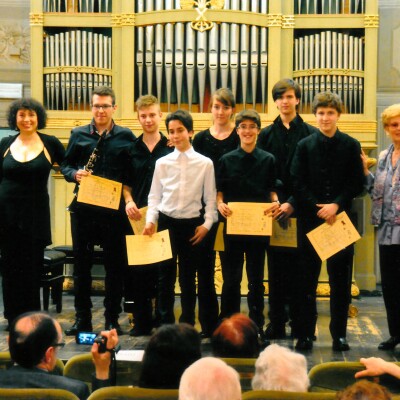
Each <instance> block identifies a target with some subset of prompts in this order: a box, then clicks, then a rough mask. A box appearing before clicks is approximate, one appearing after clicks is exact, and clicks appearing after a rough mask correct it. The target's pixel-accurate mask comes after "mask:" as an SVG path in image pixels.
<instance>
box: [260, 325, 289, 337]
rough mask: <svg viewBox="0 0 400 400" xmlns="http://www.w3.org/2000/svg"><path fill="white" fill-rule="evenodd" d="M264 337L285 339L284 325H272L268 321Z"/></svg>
mask: <svg viewBox="0 0 400 400" xmlns="http://www.w3.org/2000/svg"><path fill="white" fill-rule="evenodd" d="M265 337H266V339H285V338H286V330H285V325H274V324H272V322H270V323H269V324H268V325H267V327H266V329H265Z"/></svg>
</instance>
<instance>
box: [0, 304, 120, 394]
mask: <svg viewBox="0 0 400 400" xmlns="http://www.w3.org/2000/svg"><path fill="white" fill-rule="evenodd" d="M101 335H102V336H105V337H107V344H106V346H107V349H108V350H112V349H114V348H115V346H116V345H117V344H118V335H117V332H116V330H115V329H113V330H111V331H102V332H101ZM8 345H9V349H10V354H11V359H12V360H13V361H14V362H15V365H14V366H13V367H11V368H10V369H9V370H1V371H0V387H1V388H42V389H44V388H52V389H65V390H68V391H70V392H72V393H74V394H75V395H76V396H78V397H79V399H82V400H83V399H86V398H87V397H88V396H89V390H88V387H87V385H86V384H85V383H83V382H80V381H78V380H76V379H71V378H67V377H64V376H59V375H53V374H51V372H52V371H53V370H54V368H55V366H56V361H57V355H58V349H59V348H60V347H63V346H64V345H65V342H63V340H62V330H61V326H60V324H59V323H58V322H57V321H56V320H55V319H53V318H52V317H51V316H50V315H48V314H46V313H43V312H28V313H25V314H21V315H20V316H19V317H17V318H16V319H15V320H14V322H13V323H12V324H11V326H10V335H9V338H8ZM92 356H93V362H94V364H95V367H96V374H95V376H94V377H93V381H92V388H93V390H96V389H98V388H100V387H105V386H110V384H111V381H110V376H109V369H110V363H111V351H106V352H104V353H99V347H98V344H97V343H94V344H93V346H92Z"/></svg>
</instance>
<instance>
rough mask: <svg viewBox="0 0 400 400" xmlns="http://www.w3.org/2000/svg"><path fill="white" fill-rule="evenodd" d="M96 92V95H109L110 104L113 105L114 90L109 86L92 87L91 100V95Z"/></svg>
mask: <svg viewBox="0 0 400 400" xmlns="http://www.w3.org/2000/svg"><path fill="white" fill-rule="evenodd" d="M95 94H97V96H111V98H112V105H113V106H115V92H114V90H113V89H112V88H110V87H109V86H97V87H95V88H94V89H93V92H92V101H93V96H94V95H95Z"/></svg>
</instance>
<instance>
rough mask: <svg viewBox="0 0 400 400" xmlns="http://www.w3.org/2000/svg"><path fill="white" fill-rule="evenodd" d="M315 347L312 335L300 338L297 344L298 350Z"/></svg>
mask: <svg viewBox="0 0 400 400" xmlns="http://www.w3.org/2000/svg"><path fill="white" fill-rule="evenodd" d="M312 348H313V340H312V338H310V337H305V338H300V339H299V340H298V341H297V343H296V346H295V349H296V350H311V349H312Z"/></svg>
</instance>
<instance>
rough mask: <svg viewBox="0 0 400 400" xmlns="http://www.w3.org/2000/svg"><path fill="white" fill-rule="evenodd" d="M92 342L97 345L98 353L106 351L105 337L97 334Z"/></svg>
mask: <svg viewBox="0 0 400 400" xmlns="http://www.w3.org/2000/svg"><path fill="white" fill-rule="evenodd" d="M94 342H95V343H97V344H98V345H99V350H98V351H99V353H105V352H106V351H107V337H106V336H101V335H98V336H97V337H96V339H94Z"/></svg>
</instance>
